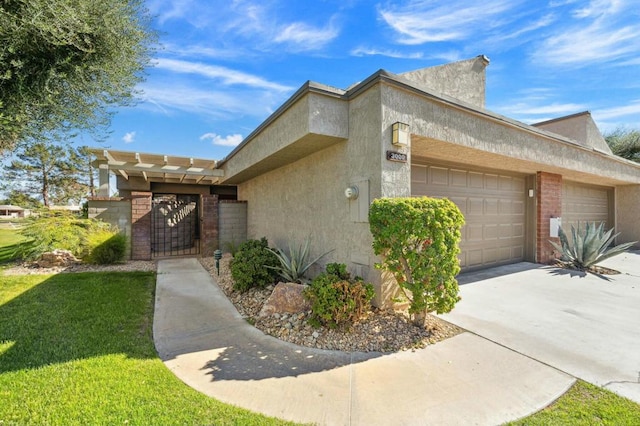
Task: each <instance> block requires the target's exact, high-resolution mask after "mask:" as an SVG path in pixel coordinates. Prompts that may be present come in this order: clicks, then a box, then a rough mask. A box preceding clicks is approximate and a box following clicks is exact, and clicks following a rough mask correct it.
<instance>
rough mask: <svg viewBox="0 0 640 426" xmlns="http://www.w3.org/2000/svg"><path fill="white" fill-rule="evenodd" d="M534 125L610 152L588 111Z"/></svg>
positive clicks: (584, 144)
mask: <svg viewBox="0 0 640 426" xmlns="http://www.w3.org/2000/svg"><path fill="white" fill-rule="evenodd" d="M534 127H537V128H539V129H544V130H548V131H550V132H553V133H557V134H559V135H562V136H566V137H568V138H570V139H573V140H574V141H576V142H578V143H579V144H580V145H582V146H586V147H591V148H596V149H599V150H601V151H603V152H606V153H609V154H611V148H609V145H607V142H606V141H605V140H604V137H602V133H600V130H598V127H597V126H596V123H595V122H594V121H593V119H592V118H591V114H590V113H588V112H584V113H580V114H574V115H571V116H568V117H562V118H558V119H555V120H550V121H545V122H543V123H537V124H534Z"/></svg>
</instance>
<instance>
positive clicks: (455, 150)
mask: <svg viewBox="0 0 640 426" xmlns="http://www.w3.org/2000/svg"><path fill="white" fill-rule="evenodd" d="M488 63H489V61H488V59H487V58H486V57H484V56H478V57H476V58H473V59H470V60H465V61H460V62H455V63H451V64H446V65H442V66H438V67H432V68H426V69H421V70H417V71H413V72H408V73H404V74H392V73H389V72H387V71H384V70H380V71H378V72H376V73H374V74H373V75H371V76H370V77H368V78H367V79H365V80H363V81H362V82H360V83H357V84H355V85H353V86H352V87H350V88H349V89H347V90H341V89H336V88H333V87H329V86H325V85H322V84H317V83H313V82H307V83H306V84H304V85H303V86H302V87H301V88H300V89H299V90H298V91H297V92H296V93H295V94H294V95H293V96H292V97H291V98H290V99H289V100H287V101H286V102H285V103H284V104H283V105H282V106H281V107H280V108H279V109H278V110H277V111H276V112H275V113H273V114H272V115H271V116H270V117H269V118H268V119H267V120H266V121H265V122H264V123H262V124H261V125H260V126H259V127H258V128H257V129H256V130H255V131H254V132H253V133H251V134H250V135H249V136H248V137H247V138H246V139H245V140H244V141H243V142H242V143H241V144H240V145H239V146H238V147H237V148H236V149H234V150H233V151H232V152H231V154H230V155H229V156H227V158H225V159H224V160H222V161H221V162H220V163H217V164H213V165H210V166H211V167H210V169H211V170H210V171H211V172H217V174H216V176H215V177H213V176H206V177H204V176H203V177H201V181H199V182H198V183H200V184H201V183H204V182H207V181H206V180H204V179H205V178H211V179H210V181H209V182H207V189H203V190H200V191H199V192H193V189H194V188H196V185H191V186H184V187H181V185H180V184H179V182H178V181H180V182H185V177H186V176H188V175H186V174H184V175H183V174H181V173H183V172H185V171H187V170H188V168H187V166H186V165H184V166H182V167H183V169H182V170H180V171H179V172H178V173H176V174H175V175H171V174H170V173H169V174H166V173H165V174H164V175H163V178H164V179H167V176H169V177H171V179H173V180H174V181H175V182H176V183H177V184H172V185H173V186H172V187H171V188H169V187H168V186H167V185H168V184H167V183H157V184H155V183H154V182H153V179H150V177H149V176H148V175H146V177H139V176H134V177H129V178H125V176H124V175H127V176H129V175H128V174H130V173H139V172H140V170H143V167H141V166H139V167H135V165H134V164H133V163H134V162H133V161H129V162H127V161H117V158H113V155H111V154H109V153H107V152H104V153H102V151H95V152H96V153H97V154H98V155H99V156H100V161H99V162H102V163H103V166H102V167H103V170H108V169H111V170H116V171H117V172H118V173H120V172H122V173H121V174H120V176H119V178H118V189H119V191H120V193H121V194H123V193H125V194H126V195H131V196H132V197H133V198H132V202H135V199H136V198H135V197H143V198H145V197H146V198H145V199H150V198H151V197H153V194H154V193H159V192H163V193H169V192H170V191H169V189H171V190H178V189H180V191H183V189H184V190H185V191H187V192H188V191H192V193H196V194H202V193H205V192H206V193H207V197H209V196H213V195H215V194H216V192H218V193H221V191H223V190H224V188H227V189H226V190H227V191H232V192H229V194H231V195H230V198H231V199H237V200H239V201H240V202H242V206H243V208H244V209H246V210H244V211H245V213H243V214H246V236H247V237H248V238H259V237H262V236H266V237H267V238H268V239H269V241H270V243H271V244H272V245H277V246H279V247H286V246H287V244H288V242H289V241H294V242H298V243H299V242H301V241H302V240H303V239H304V238H305V237H306V236H311V237H312V244H313V253H312V254H320V253H322V252H325V251H328V250H333V251H332V252H331V254H329V255H327V256H326V257H325V258H323V260H322V262H323V263H324V262H334V261H337V262H343V263H346V264H347V265H348V267H349V269H350V270H351V271H352V272H353V273H355V274H357V275H360V276H363V277H365V278H366V279H368V280H370V281H372V282H374V284H376V285H377V290H378V299H377V301H378V303H383V302H384V301H385V300H387V298H386V292H387V291H386V290H387V288H386V286H382V285H381V279H380V273H379V272H378V271H377V270H375V269H374V264H375V262H376V261H377V259H376V257H375V256H374V254H373V251H372V248H371V243H372V237H371V234H370V232H369V225H368V222H367V215H368V208H369V204H370V203H371V201H372V200H373V199H375V198H378V197H400V196H421V195H428V196H434V197H448V198H450V199H451V200H452V201H454V202H455V203H456V204H457V205H458V206H459V207H460V209H461V210H462V213H463V214H464V216H465V219H466V225H465V226H464V228H463V238H462V242H461V250H462V253H461V255H460V262H461V266H462V268H463V270H473V269H479V268H488V267H492V266H496V265H501V264H506V263H513V262H519V261H523V260H526V261H532V262H538V263H547V262H549V261H551V260H552V259H553V258H554V257H555V256H556V253H554V251H553V247H552V246H551V245H550V244H549V243H548V240H549V239H550V238H551V232H552V229H551V228H552V219H554V220H555V218H561V223H562V225H563V226H564V227H566V226H568V225H570V224H575V223H577V222H578V221H587V220H589V221H594V220H595V221H604V222H606V224H607V227H612V226H615V227H616V229H617V231H620V232H621V233H622V234H621V236H620V237H619V241H633V240H640V221H638V220H637V213H636V212H637V211H638V208H639V207H640V165H639V164H637V163H633V162H631V161H627V160H624V159H621V158H619V157H616V156H614V155H612V154H611V151H610V149H609V148H608V146H607V144H606V143H605V141H604V139H603V137H602V135H601V134H600V132H599V131H598V129H597V127H596V125H595V123H594V122H593V120H592V119H591V116H590V114H589V113H588V112H584V113H580V114H575V115H571V116H569V117H562V118H558V119H555V120H551V121H546V122H543V123H538V124H535V125H527V124H524V123H521V122H518V121H516V120H512V119H509V118H507V117H504V116H501V115H499V114H495V113H493V112H491V111H488V110H486V109H485V68H486V66H487V65H488ZM123 155H124V154H123ZM131 155H133V153H131ZM137 155H143V156H144V155H145V154H137ZM109 157H111V159H109ZM164 160H165V164H167V157H165V158H164ZM193 161H194V160H193V159H191V162H193ZM125 163H127V164H125ZM160 166H161V164H158V167H160ZM118 167H120V169H118ZM127 168H128V169H127ZM160 168H161V167H160ZM166 170H168V168H165V171H166ZM194 173H195V172H194ZM123 174H124V175H123ZM212 174H213V173H212ZM203 180H204V182H203ZM101 182H103V183H104V182H105V179H102V180H101ZM193 183H195V181H194V182H193ZM154 185H155V187H156V188H155V190H154V188H153V186H154ZM158 185H164V187H161V186H158ZM229 186H233V187H235V188H234V189H233V190H231V189H229ZM188 188H191V189H188ZM347 188H357V194H358V196H357V198H354V197H353V196H351V197H349V198H348V197H347V196H346V195H345V194H346V191H345V190H346V189H347ZM123 190H125V191H131V192H123ZM236 190H237V193H236V192H235V191H236ZM353 192H355V191H351V193H353ZM103 193H105V192H104V191H103ZM183 193H184V192H183ZM219 198H220V197H219V196H214V197H213V199H214V200H217V199H219ZM216 202H217V201H216ZM145 206H146V204H145ZM90 207H91V203H90ZM145 208H146V207H145ZM149 208H150V207H149ZM200 209H201V212H202V217H203V220H207V217H209V216H210V215H212V214H214V213H215V214H218V213H217V212H214V210H215V209H214V210H210V211H207V209H202V208H200ZM134 210H135V208H134ZM140 211H141V212H142V213H144V208H143V209H142V210H140ZM143 216H144V215H143ZM228 220H230V219H228ZM133 222H134V227H135V222H136V220H135V218H134V220H133ZM214 222H217V227H216V233H217V232H218V228H221V227H222V226H223V225H224V223H225V220H223V219H221V218H219V217H216V219H215V220H211V224H213V223H214ZM212 226H213V225H212ZM148 228H149V226H148V225H146V224H144V225H140V229H148ZM202 229H203V230H204V229H207V227H205V226H202ZM140 232H142V231H140ZM202 232H204V231H202ZM140 235H141V237H140V238H139V239H140V240H141V241H142V242H143V244H146V243H144V241H145V239H150V238H148V237H149V236H148V234H147V235H143V234H140ZM218 237H219V236H218V235H217V234H216V235H215V236H211V238H212V239H213V240H215V239H216V238H218ZM218 240H220V238H218ZM210 242H211V241H209V243H210ZM137 244H138V243H137V242H136V236H135V235H134V238H133V245H134V246H136V245H137ZM133 252H134V253H135V248H134V249H133ZM139 253H142V256H148V250H147V248H145V250H143V251H141V252H139ZM383 287H385V288H383Z"/></svg>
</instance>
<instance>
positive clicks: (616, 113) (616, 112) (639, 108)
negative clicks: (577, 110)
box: [593, 99, 640, 121]
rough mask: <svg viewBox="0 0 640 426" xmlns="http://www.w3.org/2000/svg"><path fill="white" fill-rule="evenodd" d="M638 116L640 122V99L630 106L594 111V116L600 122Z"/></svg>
mask: <svg viewBox="0 0 640 426" xmlns="http://www.w3.org/2000/svg"><path fill="white" fill-rule="evenodd" d="M629 115H637V116H638V117H639V120H638V121H640V99H636V100H635V101H633V102H632V103H631V104H629V105H624V106H619V107H612V108H603V109H598V110H595V111H593V116H594V117H595V118H597V119H598V120H611V119H613V118H620V117H626V116H629Z"/></svg>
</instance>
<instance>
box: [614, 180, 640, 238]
mask: <svg viewBox="0 0 640 426" xmlns="http://www.w3.org/2000/svg"><path fill="white" fill-rule="evenodd" d="M615 201H616V232H620V235H619V236H618V238H617V240H616V242H617V243H618V244H621V243H626V242H631V241H640V220H639V217H638V212H639V211H640V185H629V186H619V187H617V188H616V194H615ZM636 248H640V243H638V244H636Z"/></svg>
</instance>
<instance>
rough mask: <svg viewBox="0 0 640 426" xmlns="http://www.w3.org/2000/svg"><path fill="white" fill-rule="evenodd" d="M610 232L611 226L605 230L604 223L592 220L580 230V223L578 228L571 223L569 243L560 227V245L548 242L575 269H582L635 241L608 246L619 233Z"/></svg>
mask: <svg viewBox="0 0 640 426" xmlns="http://www.w3.org/2000/svg"><path fill="white" fill-rule="evenodd" d="M612 234H613V228H611V229H609V230H608V231H606V232H605V230H604V223H600V225H598V226H596V223H595V222H592V223H590V224H589V223H587V225H586V227H585V229H584V231H581V230H580V224H578V229H576V228H575V227H574V226H573V225H571V236H572V238H573V239H572V241H571V243H570V242H569V239H568V238H567V234H566V233H565V232H564V231H563V230H562V227H561V228H560V229H559V231H558V236H559V237H560V245H559V244H557V243H555V242H553V241H549V242H550V243H551V245H552V246H553V247H555V249H556V250H558V251H559V252H560V253H561V254H562V260H564V261H566V262H569V263H571V264H572V265H573V266H574V267H575V268H576V269H579V270H581V271H584V270H585V269H588V268H589V267H590V266H593V265H596V264H598V263H600V262H602V261H603V260H605V259H608V258H610V257H612V256H615V255H617V254H620V253H622V252H623V251H625V250H627V249H628V248H630V247H631V246H633V245H634V244H635V243H636V242H637V241H634V242H631V243H624V244H620V245H617V246H615V247H611V248H609V246H610V245H611V243H612V242H613V240H614V239H615V238H616V237H617V236H618V235H620V233H617V234H615V235H612Z"/></svg>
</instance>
